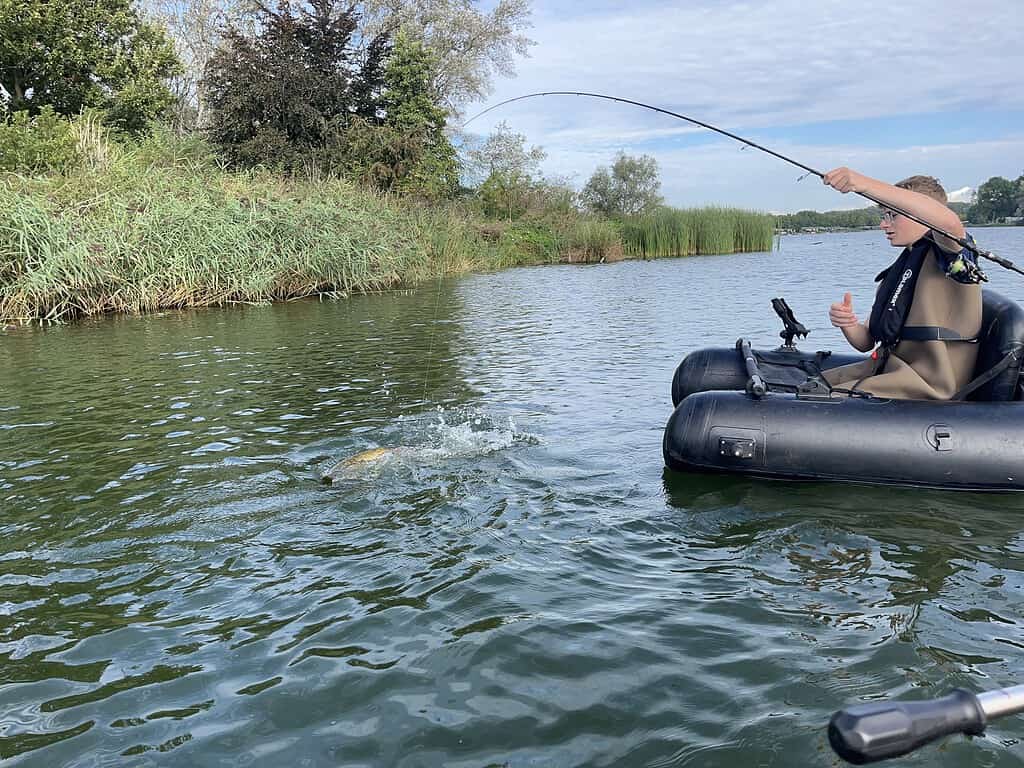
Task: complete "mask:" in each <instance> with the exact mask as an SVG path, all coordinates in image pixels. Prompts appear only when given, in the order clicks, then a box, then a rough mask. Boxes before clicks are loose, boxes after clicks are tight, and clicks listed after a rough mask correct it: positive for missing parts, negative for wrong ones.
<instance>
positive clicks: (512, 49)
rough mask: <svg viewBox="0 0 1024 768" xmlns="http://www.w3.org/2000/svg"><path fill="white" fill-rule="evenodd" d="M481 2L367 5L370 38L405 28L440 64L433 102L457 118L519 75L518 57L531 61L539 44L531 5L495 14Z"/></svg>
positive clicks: (501, 4)
mask: <svg viewBox="0 0 1024 768" xmlns="http://www.w3.org/2000/svg"><path fill="white" fill-rule="evenodd" d="M475 5H476V0H369V1H368V2H365V3H364V4H363V6H364V9H365V14H364V17H363V18H364V32H365V34H366V36H373V35H374V34H378V33H380V32H381V31H386V30H392V29H398V28H404V29H405V30H407V31H408V33H409V35H410V36H411V37H412V38H413V39H415V40H420V41H422V42H423V44H424V45H425V46H426V47H427V50H429V51H430V52H431V53H432V54H433V55H434V57H435V59H436V60H437V62H438V66H437V68H436V69H435V71H434V74H433V77H432V82H431V91H432V92H431V99H432V100H433V101H434V102H435V103H438V104H442V105H444V106H445V107H446V108H448V110H449V111H451V112H458V110H459V107H460V106H461V105H463V104H465V103H467V102H470V101H474V100H480V99H483V98H484V97H486V96H487V94H488V93H490V90H491V80H492V78H493V77H494V76H495V75H503V76H506V77H511V76H512V75H514V74H515V66H514V61H515V58H516V57H517V56H526V55H527V53H528V51H529V47H530V46H531V45H533V44H534V43H533V41H532V40H530V39H529V38H528V37H526V35H524V34H523V30H525V29H527V28H528V27H529V26H530V0H498V2H497V3H496V4H495V6H494V9H493V10H492V11H491V12H490V13H486V12H483V11H480V10H479V9H477V8H476V7H475Z"/></svg>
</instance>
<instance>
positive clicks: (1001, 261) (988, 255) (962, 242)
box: [462, 91, 1024, 275]
mask: <svg viewBox="0 0 1024 768" xmlns="http://www.w3.org/2000/svg"><path fill="white" fill-rule="evenodd" d="M538 96H586V97H588V98H592V99H605V100H606V101H616V102H619V103H620V104H631V105H633V106H634V107H642V108H643V109H649V110H651V111H653V112H660V113H661V114H663V115H669V116H670V117H675V118H678V119H679V120H685V121H686V122H688V123H693V124H694V125H697V126H700V127H701V128H707V129H708V130H709V131H714V132H715V133H720V134H722V135H723V136H728V137H729V138H730V139H733V140H735V141H738V142H740V143H742V144H745V145H747V146H748V147H753V148H754V149H759V150H761V151H762V152H766V153H768V154H769V155H771V156H772V157H777V158H779V160H782V161H784V162H787V163H789V164H790V165H795V166H796V167H797V168H800V169H802V170H804V171H806V172H807V173H806V174H805V176H806V175H810V174H813V175H814V176H817V177H818V178H819V179H824V178H825V174H824V173H822V172H821V171H819V170H818V169H816V168H812V167H811V166H809V165H804V164H803V163H801V162H798V161H796V160H794V159H793V158H791V157H786V156H785V155H783V154H782V153H780V152H776V151H775V150H773V149H768V147H763V146H761V145H760V144H757V143H756V142H753V141H751V140H750V139H745V138H743V137H742V136H737V135H736V134H735V133H731V132H729V131H726V130H724V129H723V128H718V127H716V126H714V125H711V124H710V123H705V122H702V121H700V120H697V119H695V118H692V117H687V116H686V115H681V114H679V113H678V112H673V111H671V110H668V109H662V108H661V107H654V106H651V105H650V104H644V103H643V102H640V101H633V100H632V99H623V98H620V97H618V96H607V95H605V94H603V93H587V92H585V91H540V92H538V93H527V94H525V95H524V96H516V97H514V98H511V99H505V101H501V102H498V103H497V104H494V105H493V106H490V107H488V108H487V109H485V110H483V111H482V112H478V113H477V114H475V115H473V116H472V117H471V118H469V120H467V121H466V122H464V123H463V124H462V127H463V128H465V127H466V126H467V125H469V124H470V123H471V122H473V121H474V120H476V119H477V118H478V117H482V116H483V115H486V114H487V113H488V112H490V111H491V110H494V109H497V108H498V107H503V106H505V105H506V104H511V103H512V102H514V101H522V100H523V99H533V98H536V97H538ZM801 178H804V177H801ZM856 194H858V195H860V196H861V197H863V198H866V199H868V200H870V201H871V202H873V203H874V204H875V205H879V206H882V207H883V208H888V209H889V210H891V211H893V212H895V213H898V214H900V215H901V216H906V217H907V218H908V219H910V220H911V221H916V222H917V223H918V224H921V225H922V226H925V227H928V229H930V230H932V231H933V232H937V233H938V234H940V235H942V236H944V237H948V238H949V239H950V240H952V241H953V242H955V243H957V244H958V245H959V246H960V247H961V248H966V249H967V250H969V251H971V252H972V253H976V254H977V255H978V256H981V257H982V258H985V259H988V260H989V261H994V262H995V263H996V264H998V265H999V266H1001V267H1005V268H1006V269H1009V270H1011V271H1013V272H1016V273H1017V274H1019V275H1024V269H1021V268H1020V267H1018V266H1017V265H1016V264H1014V263H1013V262H1012V261H1010V260H1009V259H1006V258H1003V257H1002V256H997V255H996V254H994V253H992V252H991V251H986V250H984V249H982V248H979V247H978V246H977V245H975V244H974V243H971V242H970V241H968V240H967V239H966V238H962V237H957V236H956V235H953V234H950V233H949V232H946V231H945V230H944V229H940V228H939V227H936V226H933V225H931V224H929V223H928V222H927V221H924V220H923V219H919V218H918V217H917V216H915V215H913V214H912V213H910V212H908V211H904V210H902V209H900V208H897V207H896V206H894V205H890V204H889V203H883V202H882V201H881V200H879V199H878V198H876V197H874V196H872V195H869V194H868V193H867V192H857V193H856Z"/></svg>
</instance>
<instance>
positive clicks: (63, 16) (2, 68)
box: [0, 0, 180, 131]
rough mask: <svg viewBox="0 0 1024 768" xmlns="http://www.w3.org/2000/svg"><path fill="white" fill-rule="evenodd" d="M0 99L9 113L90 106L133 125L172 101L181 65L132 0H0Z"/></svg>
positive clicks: (71, 111) (125, 126)
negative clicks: (169, 80) (173, 82)
mask: <svg viewBox="0 0 1024 768" xmlns="http://www.w3.org/2000/svg"><path fill="white" fill-rule="evenodd" d="M0 30H2V34H0V87H2V89H3V94H2V95H0V102H2V103H3V107H2V108H3V110H4V111H6V112H8V113H13V112H19V111H25V112H28V113H29V114H30V115H38V114H40V112H41V111H42V109H43V107H45V106H51V107H52V108H53V109H54V111H55V112H57V113H58V114H62V115H75V114H78V113H79V112H81V111H82V110H83V109H84V108H87V107H95V108H98V109H101V110H104V111H105V112H106V113H107V122H108V123H109V124H110V125H112V126H114V127H116V128H119V129H122V130H128V131H139V130H142V129H144V128H145V126H146V125H147V123H148V122H149V121H151V120H153V119H154V118H156V117H158V116H159V115H161V114H162V113H163V111H164V110H165V109H166V108H167V107H168V106H169V105H170V104H171V103H172V101H173V97H172V95H171V92H170V91H169V90H168V88H167V85H166V82H165V81H166V80H167V78H169V77H170V76H172V75H174V74H176V73H177V72H179V71H180V64H179V63H178V60H177V57H176V56H175V54H174V48H173V46H172V44H171V42H170V40H169V39H168V38H167V36H166V34H165V32H164V30H163V28H161V27H158V26H155V25H153V24H148V23H145V22H144V21H142V19H141V18H140V17H139V15H138V13H137V12H136V11H135V10H134V8H133V7H132V4H131V0H62V2H53V1H52V0H0Z"/></svg>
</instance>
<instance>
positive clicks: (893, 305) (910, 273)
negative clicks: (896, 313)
mask: <svg viewBox="0 0 1024 768" xmlns="http://www.w3.org/2000/svg"><path fill="white" fill-rule="evenodd" d="M913 276H914V270H912V269H908V270H907V271H906V272H904V273H903V277H901V278H900V284H899V285H897V286H896V290H895V291H893V292H892V298H891V299H889V309H895V308H896V300H897V299H898V298H899V297H900V294H901V293H903V286H904V285H906V284H907V280H909V279H910V278H912V277H913Z"/></svg>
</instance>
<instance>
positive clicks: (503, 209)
mask: <svg viewBox="0 0 1024 768" xmlns="http://www.w3.org/2000/svg"><path fill="white" fill-rule="evenodd" d="M546 156H547V154H546V153H545V152H544V150H543V149H542V148H540V147H529V148H527V146H526V137H525V136H523V135H522V134H521V133H513V132H512V131H511V130H510V129H509V127H508V124H506V123H499V124H498V125H497V126H495V131H494V132H493V133H492V134H490V135H489V136H488V137H487V138H486V139H484V141H483V142H482V143H480V144H478V145H477V146H474V147H471V148H469V149H468V150H467V153H466V163H467V166H468V169H469V171H470V173H471V174H472V175H474V176H475V177H476V178H477V179H483V182H482V183H481V184H480V187H479V189H478V191H477V194H478V197H479V199H480V203H481V205H482V206H483V209H484V213H485V214H486V215H488V216H494V217H501V218H506V219H508V220H509V221H512V220H513V219H515V218H518V217H519V216H521V215H522V214H523V213H524V212H525V211H526V209H527V208H528V206H529V198H530V195H531V193H532V191H533V188H534V186H535V184H536V183H537V181H538V180H539V177H540V164H541V163H542V162H543V161H544V158H545V157H546Z"/></svg>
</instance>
